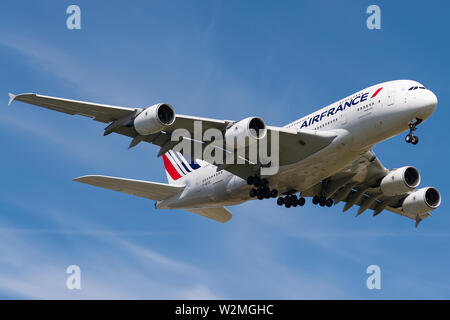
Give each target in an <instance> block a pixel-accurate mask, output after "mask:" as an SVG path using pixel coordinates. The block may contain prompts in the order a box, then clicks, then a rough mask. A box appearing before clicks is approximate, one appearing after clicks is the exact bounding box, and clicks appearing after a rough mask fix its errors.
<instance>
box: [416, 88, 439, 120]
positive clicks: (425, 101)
mask: <svg viewBox="0 0 450 320" xmlns="http://www.w3.org/2000/svg"><path fill="white" fill-rule="evenodd" d="M420 100H421V103H420V109H419V114H418V117H419V118H423V119H426V118H428V117H429V116H430V115H431V114H432V113H433V112H434V110H436V106H437V103H438V99H437V97H436V95H435V94H434V92H433V91H431V90H423V92H422V99H420Z"/></svg>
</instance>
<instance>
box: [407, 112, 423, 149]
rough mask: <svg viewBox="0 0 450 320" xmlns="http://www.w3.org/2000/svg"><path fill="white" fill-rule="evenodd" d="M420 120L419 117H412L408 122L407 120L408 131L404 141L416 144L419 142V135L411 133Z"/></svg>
mask: <svg viewBox="0 0 450 320" xmlns="http://www.w3.org/2000/svg"><path fill="white" fill-rule="evenodd" d="M421 122H422V121H421V120H420V119H417V118H414V119H412V120H411V121H410V122H408V127H409V133H408V134H407V135H406V137H405V141H406V143H412V144H418V143H419V137H418V136H415V135H413V133H414V131H416V129H417V125H418V124H419V123H421Z"/></svg>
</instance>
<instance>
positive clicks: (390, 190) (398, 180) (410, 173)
mask: <svg viewBox="0 0 450 320" xmlns="http://www.w3.org/2000/svg"><path fill="white" fill-rule="evenodd" d="M419 184H420V174H419V171H418V170H417V169H416V168H414V167H402V168H398V169H395V170H392V171H391V172H389V173H388V174H387V175H386V176H385V177H384V178H383V179H382V180H381V183H380V189H381V192H383V195H385V196H397V195H400V194H404V193H407V192H408V191H411V190H412V189H414V188H416V187H417V186H418V185H419Z"/></svg>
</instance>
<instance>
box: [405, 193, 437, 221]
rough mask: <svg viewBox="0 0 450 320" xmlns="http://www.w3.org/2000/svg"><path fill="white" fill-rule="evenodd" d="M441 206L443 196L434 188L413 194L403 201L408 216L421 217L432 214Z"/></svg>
mask: <svg viewBox="0 0 450 320" xmlns="http://www.w3.org/2000/svg"><path fill="white" fill-rule="evenodd" d="M440 204H441V194H440V193H439V191H438V190H437V189H435V188H432V187H426V188H422V189H419V190H415V191H413V192H411V193H410V194H409V195H408V196H407V197H406V198H405V200H403V204H402V207H403V211H404V212H405V213H406V214H407V215H413V216H416V215H420V214H423V213H426V212H430V211H432V210H434V209H436V208H437V207H439V205H440Z"/></svg>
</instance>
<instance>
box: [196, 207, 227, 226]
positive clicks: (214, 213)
mask: <svg viewBox="0 0 450 320" xmlns="http://www.w3.org/2000/svg"><path fill="white" fill-rule="evenodd" d="M187 210H188V211H190V212H192V213H196V214H199V215H201V216H203V217H206V218H209V219H212V220H215V221H218V222H222V223H225V222H227V221H228V220H230V219H231V218H232V216H233V215H232V214H231V212H230V211H228V210H227V209H225V208H224V207H217V208H199V209H187Z"/></svg>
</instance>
